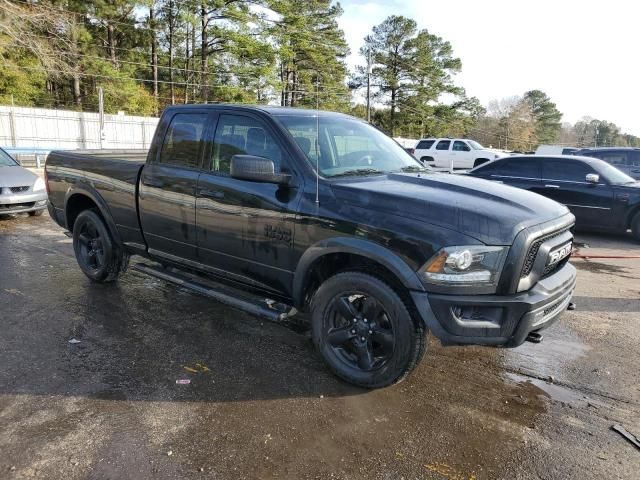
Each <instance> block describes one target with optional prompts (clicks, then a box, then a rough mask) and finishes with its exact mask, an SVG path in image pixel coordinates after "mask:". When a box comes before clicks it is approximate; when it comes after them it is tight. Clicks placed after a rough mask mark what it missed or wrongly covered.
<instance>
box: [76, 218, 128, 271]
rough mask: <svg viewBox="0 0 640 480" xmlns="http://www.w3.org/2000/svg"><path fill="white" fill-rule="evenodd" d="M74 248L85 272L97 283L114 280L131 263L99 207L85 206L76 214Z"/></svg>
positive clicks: (79, 263)
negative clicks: (87, 207) (88, 208)
mask: <svg viewBox="0 0 640 480" xmlns="http://www.w3.org/2000/svg"><path fill="white" fill-rule="evenodd" d="M73 250H74V252H75V254H76V260H77V261H78V265H79V266H80V269H81V270H82V272H83V273H84V274H85V275H86V276H87V277H89V278H90V279H91V280H93V281H94V282H98V283H107V282H113V281H115V280H116V279H117V278H118V277H119V276H120V274H121V273H122V272H124V271H125V270H126V268H127V265H128V263H129V256H128V255H127V254H126V253H125V252H123V251H122V250H121V249H120V248H119V247H118V246H117V245H116V244H115V242H114V241H113V238H112V236H111V234H110V233H109V230H108V229H107V226H106V225H105V223H104V220H103V219H102V217H100V215H98V213H97V211H96V210H84V211H83V212H81V213H80V214H79V215H78V217H77V218H76V221H75V223H74V224H73Z"/></svg>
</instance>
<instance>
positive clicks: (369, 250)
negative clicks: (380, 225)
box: [293, 237, 424, 306]
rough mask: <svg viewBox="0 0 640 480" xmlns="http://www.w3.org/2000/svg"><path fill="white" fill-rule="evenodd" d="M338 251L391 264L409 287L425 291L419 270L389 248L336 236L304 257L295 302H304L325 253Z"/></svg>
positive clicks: (297, 275) (297, 274)
mask: <svg viewBox="0 0 640 480" xmlns="http://www.w3.org/2000/svg"><path fill="white" fill-rule="evenodd" d="M334 253H348V254H353V255H359V256H361V257H366V258H367V259H369V260H372V261H374V262H376V263H379V264H380V265H382V266H383V267H385V268H387V269H388V270H389V271H390V272H391V273H393V274H394V275H395V276H396V278H397V279H398V280H399V281H400V283H402V285H404V286H405V287H406V288H407V289H409V290H417V291H424V286H423V285H422V282H421V281H420V279H419V278H418V275H417V274H416V272H414V271H413V270H412V269H411V267H409V265H407V263H406V262H405V261H404V260H402V259H401V258H400V257H399V256H398V255H396V254H395V253H393V252H392V251H391V250H389V249H388V248H385V247H383V246H382V245H379V244H377V243H374V242H372V241H370V240H364V239H360V238H351V237H336V238H328V239H325V240H321V241H319V242H317V243H315V244H314V245H312V246H310V247H309V248H308V249H307V250H306V251H305V252H304V254H303V255H302V257H301V258H300V261H299V262H298V266H297V267H296V271H295V274H294V277H293V300H294V304H295V305H298V306H301V305H302V303H303V301H304V298H303V297H304V285H305V283H306V280H307V276H308V274H309V272H310V270H311V266H312V265H313V264H314V263H315V262H316V261H317V260H319V259H320V258H321V257H323V256H325V255H330V254H334Z"/></svg>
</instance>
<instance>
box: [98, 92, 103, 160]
mask: <svg viewBox="0 0 640 480" xmlns="http://www.w3.org/2000/svg"><path fill="white" fill-rule="evenodd" d="M98 122H99V125H100V148H103V147H102V142H103V141H104V93H103V91H102V87H98Z"/></svg>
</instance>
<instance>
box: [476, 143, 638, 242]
mask: <svg viewBox="0 0 640 480" xmlns="http://www.w3.org/2000/svg"><path fill="white" fill-rule="evenodd" d="M469 175H473V176H474V177H480V178H486V179H489V180H496V181H499V182H500V183H506V184H508V185H512V186H514V187H519V188H524V189H526V190H530V191H532V192H535V193H539V194H540V195H544V196H545V197H548V198H551V199H552V200H555V201H557V202H560V203H562V204H564V205H566V206H567V207H568V208H569V210H571V213H573V214H574V215H575V217H576V227H579V228H583V229H589V230H600V231H610V232H625V231H626V230H628V229H631V230H632V232H633V235H634V236H635V237H636V238H637V239H638V240H640V182H637V181H635V180H634V179H633V178H631V177H629V176H628V175H625V174H624V173H623V172H621V171H620V170H618V169H617V168H615V167H613V166H612V165H610V164H608V163H606V162H604V161H602V160H599V159H597V158H589V157H578V156H570V155H555V156H552V155H545V156H541V155H535V156H526V155H523V156H513V157H509V158H502V159H500V160H496V161H494V162H491V163H488V164H486V165H482V166H480V167H478V168H476V169H474V170H472V171H471V172H469Z"/></svg>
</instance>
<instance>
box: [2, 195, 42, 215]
mask: <svg viewBox="0 0 640 480" xmlns="http://www.w3.org/2000/svg"><path fill="white" fill-rule="evenodd" d="M45 208H47V192H45V191H42V192H29V193H24V194H14V195H6V194H4V195H0V215H8V214H13V213H25V212H34V211H37V210H44V209H45Z"/></svg>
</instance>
